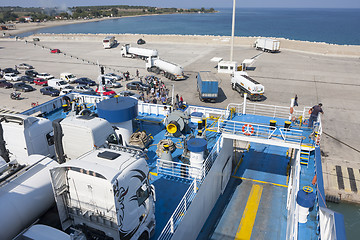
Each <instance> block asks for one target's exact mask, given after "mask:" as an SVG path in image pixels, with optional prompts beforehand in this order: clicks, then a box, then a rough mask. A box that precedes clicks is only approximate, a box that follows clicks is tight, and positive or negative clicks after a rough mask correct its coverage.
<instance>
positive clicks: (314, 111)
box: [309, 103, 324, 127]
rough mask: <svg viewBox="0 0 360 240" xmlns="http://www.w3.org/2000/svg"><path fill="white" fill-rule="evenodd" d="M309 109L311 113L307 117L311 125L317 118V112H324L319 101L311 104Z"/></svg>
mask: <svg viewBox="0 0 360 240" xmlns="http://www.w3.org/2000/svg"><path fill="white" fill-rule="evenodd" d="M310 110H311V114H310V118H309V127H313V125H314V121H316V120H317V118H318V115H319V113H321V114H324V111H323V110H322V104H321V103H319V104H318V105H315V106H313V107H312V108H311V109H310Z"/></svg>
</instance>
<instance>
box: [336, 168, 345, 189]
mask: <svg viewBox="0 0 360 240" xmlns="http://www.w3.org/2000/svg"><path fill="white" fill-rule="evenodd" d="M335 168H336V176H337V182H338V187H339V189H345V186H344V178H343V174H342V171H341V166H335Z"/></svg>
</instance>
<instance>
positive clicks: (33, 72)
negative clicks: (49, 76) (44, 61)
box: [25, 70, 39, 77]
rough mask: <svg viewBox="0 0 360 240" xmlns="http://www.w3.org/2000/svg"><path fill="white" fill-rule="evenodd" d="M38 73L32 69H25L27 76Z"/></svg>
mask: <svg viewBox="0 0 360 240" xmlns="http://www.w3.org/2000/svg"><path fill="white" fill-rule="evenodd" d="M38 74H39V73H38V72H37V71H34V70H26V71H25V75H26V76H29V77H36V76H37V75H38Z"/></svg>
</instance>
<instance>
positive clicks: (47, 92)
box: [40, 87, 60, 97]
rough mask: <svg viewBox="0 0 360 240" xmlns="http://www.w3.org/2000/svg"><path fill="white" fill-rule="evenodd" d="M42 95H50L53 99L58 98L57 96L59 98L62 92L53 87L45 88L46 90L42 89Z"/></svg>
mask: <svg viewBox="0 0 360 240" xmlns="http://www.w3.org/2000/svg"><path fill="white" fill-rule="evenodd" d="M40 93H41V94H42V95H49V96H52V97H56V96H59V94H60V91H59V90H57V89H55V88H53V87H44V88H42V89H40Z"/></svg>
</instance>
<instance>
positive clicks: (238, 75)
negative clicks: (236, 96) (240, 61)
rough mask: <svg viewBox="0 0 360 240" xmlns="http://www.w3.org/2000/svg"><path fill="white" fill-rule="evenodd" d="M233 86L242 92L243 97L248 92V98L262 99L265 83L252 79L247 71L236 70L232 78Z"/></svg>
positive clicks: (252, 99)
mask: <svg viewBox="0 0 360 240" xmlns="http://www.w3.org/2000/svg"><path fill="white" fill-rule="evenodd" d="M231 87H232V89H233V90H235V91H237V92H239V93H240V95H241V97H244V94H245V93H247V98H248V99H249V100H251V101H256V100H261V99H262V95H263V94H264V91H265V88H264V86H263V85H261V84H260V83H258V82H257V81H255V80H254V79H252V78H251V77H249V76H248V75H247V73H246V72H243V71H236V72H235V73H234V76H233V77H232V78H231Z"/></svg>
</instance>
